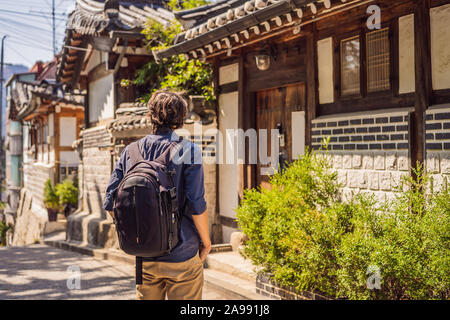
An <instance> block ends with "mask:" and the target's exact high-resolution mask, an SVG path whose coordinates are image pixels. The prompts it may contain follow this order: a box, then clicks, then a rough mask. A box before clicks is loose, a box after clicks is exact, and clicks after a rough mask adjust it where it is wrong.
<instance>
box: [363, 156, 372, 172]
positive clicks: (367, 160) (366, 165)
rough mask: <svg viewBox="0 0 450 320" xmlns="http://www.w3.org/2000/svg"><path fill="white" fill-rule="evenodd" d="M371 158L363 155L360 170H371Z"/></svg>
mask: <svg viewBox="0 0 450 320" xmlns="http://www.w3.org/2000/svg"><path fill="white" fill-rule="evenodd" d="M373 162H374V159H373V156H372V155H364V156H363V159H362V168H363V169H364V170H373Z"/></svg>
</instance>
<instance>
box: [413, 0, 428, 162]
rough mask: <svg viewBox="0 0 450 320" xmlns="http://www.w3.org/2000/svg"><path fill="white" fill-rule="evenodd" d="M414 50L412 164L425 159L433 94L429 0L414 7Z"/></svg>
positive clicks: (417, 2)
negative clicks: (414, 89)
mask: <svg viewBox="0 0 450 320" xmlns="http://www.w3.org/2000/svg"><path fill="white" fill-rule="evenodd" d="M414 39H415V42H414V50H415V64H416V66H415V75H416V96H415V105H414V116H413V117H414V119H413V121H412V126H413V128H412V130H413V131H412V133H413V136H412V146H411V148H412V150H411V165H412V167H415V166H416V163H417V162H418V163H420V164H423V162H424V159H425V125H424V124H425V121H424V118H425V111H426V110H427V108H428V107H429V105H430V101H431V96H432V82H431V58H430V56H431V48H430V7H429V1H428V0H417V1H416V4H415V8H414Z"/></svg>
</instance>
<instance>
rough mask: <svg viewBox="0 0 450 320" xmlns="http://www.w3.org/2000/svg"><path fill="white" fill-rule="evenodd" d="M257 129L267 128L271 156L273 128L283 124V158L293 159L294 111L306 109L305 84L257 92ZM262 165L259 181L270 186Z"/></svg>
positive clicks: (260, 165)
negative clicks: (262, 171) (262, 170)
mask: <svg viewBox="0 0 450 320" xmlns="http://www.w3.org/2000/svg"><path fill="white" fill-rule="evenodd" d="M255 101H256V129H257V130H258V132H259V130H260V129H266V130H267V156H268V157H271V129H277V126H278V125H279V124H281V131H282V134H284V137H285V138H284V142H285V143H284V146H281V145H280V154H281V156H282V159H283V158H284V159H285V160H287V161H292V112H295V111H305V84H304V83H298V84H294V85H289V86H285V87H279V88H274V89H266V90H262V91H258V92H256V100H255ZM269 166H270V165H262V164H261V162H260V161H258V165H257V173H256V177H257V183H258V185H261V186H262V187H268V180H269V176H267V175H262V174H261V169H262V168H264V167H269Z"/></svg>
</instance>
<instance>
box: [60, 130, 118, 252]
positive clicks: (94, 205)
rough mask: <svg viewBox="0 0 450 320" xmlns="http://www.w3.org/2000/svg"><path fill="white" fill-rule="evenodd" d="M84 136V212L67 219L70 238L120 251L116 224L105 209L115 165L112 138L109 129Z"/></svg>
mask: <svg viewBox="0 0 450 320" xmlns="http://www.w3.org/2000/svg"><path fill="white" fill-rule="evenodd" d="M81 136H82V144H83V151H82V162H81V164H80V166H79V187H80V197H81V199H80V208H79V209H78V210H77V212H76V213H75V214H73V215H71V216H69V217H68V219H67V234H66V238H67V240H69V241H79V242H83V243H87V244H90V245H94V246H100V247H107V248H118V241H117V236H116V232H115V227H114V224H113V222H112V219H111V217H110V216H109V215H108V214H107V213H106V212H105V211H104V210H103V208H102V206H103V201H104V199H105V191H106V188H107V186H108V183H109V179H110V176H111V172H112V165H113V158H112V156H113V155H112V153H111V151H112V146H113V144H112V136H111V134H110V133H109V132H108V130H107V129H106V126H99V127H94V128H89V129H87V130H84V131H83V132H82V133H81Z"/></svg>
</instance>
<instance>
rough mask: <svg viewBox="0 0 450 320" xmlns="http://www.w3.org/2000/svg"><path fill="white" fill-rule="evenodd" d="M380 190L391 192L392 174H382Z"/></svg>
mask: <svg viewBox="0 0 450 320" xmlns="http://www.w3.org/2000/svg"><path fill="white" fill-rule="evenodd" d="M379 177H380V188H381V190H384V191H390V190H391V173H390V172H381V173H380V175H379Z"/></svg>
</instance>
